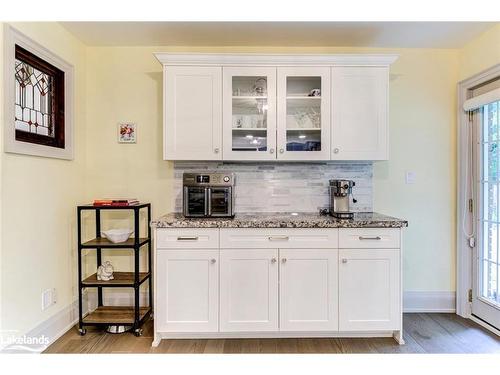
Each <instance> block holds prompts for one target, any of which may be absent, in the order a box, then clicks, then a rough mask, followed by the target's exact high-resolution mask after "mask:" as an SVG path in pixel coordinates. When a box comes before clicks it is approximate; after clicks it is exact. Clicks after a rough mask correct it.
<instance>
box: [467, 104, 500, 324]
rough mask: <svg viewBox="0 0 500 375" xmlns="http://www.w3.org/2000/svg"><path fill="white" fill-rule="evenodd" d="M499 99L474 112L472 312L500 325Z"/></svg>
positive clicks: (486, 320) (482, 318)
mask: <svg viewBox="0 0 500 375" xmlns="http://www.w3.org/2000/svg"><path fill="white" fill-rule="evenodd" d="M499 109H500V101H498V102H493V103H489V104H486V105H484V106H482V107H480V108H479V109H477V110H476V111H475V112H474V129H475V132H474V133H475V136H476V142H475V144H476V146H477V147H476V152H475V156H476V163H475V168H474V169H475V171H474V176H475V179H476V181H477V185H476V186H477V198H476V199H477V202H478V204H477V207H476V215H477V216H476V217H477V227H476V233H477V238H478V241H477V246H475V247H474V257H473V259H474V262H473V288H472V290H473V293H472V297H473V298H472V314H473V315H475V316H477V317H478V318H480V319H481V320H483V321H485V322H487V323H489V324H490V325H492V326H494V327H496V328H497V329H500V287H499V285H500V284H499V274H500V261H499V257H500V250H499V249H500V150H499V148H500V118H499Z"/></svg>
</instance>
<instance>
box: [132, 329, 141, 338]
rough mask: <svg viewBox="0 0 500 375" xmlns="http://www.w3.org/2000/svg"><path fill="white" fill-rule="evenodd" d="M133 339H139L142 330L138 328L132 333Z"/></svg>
mask: <svg viewBox="0 0 500 375" xmlns="http://www.w3.org/2000/svg"><path fill="white" fill-rule="evenodd" d="M134 335H135V337H141V336H142V328H138V329H136V330H135V331H134Z"/></svg>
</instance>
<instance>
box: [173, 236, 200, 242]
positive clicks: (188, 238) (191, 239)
mask: <svg viewBox="0 0 500 375" xmlns="http://www.w3.org/2000/svg"><path fill="white" fill-rule="evenodd" d="M177 241H198V236H193V237H186V236H181V237H177Z"/></svg>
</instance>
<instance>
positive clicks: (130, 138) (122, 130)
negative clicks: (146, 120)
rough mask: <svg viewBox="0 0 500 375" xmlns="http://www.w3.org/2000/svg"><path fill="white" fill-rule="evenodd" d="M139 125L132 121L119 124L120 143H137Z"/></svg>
mask: <svg viewBox="0 0 500 375" xmlns="http://www.w3.org/2000/svg"><path fill="white" fill-rule="evenodd" d="M136 142H137V125H136V124H134V123H131V122H122V123H119V124H118V143H136Z"/></svg>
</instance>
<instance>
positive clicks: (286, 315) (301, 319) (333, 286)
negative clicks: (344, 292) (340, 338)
mask: <svg viewBox="0 0 500 375" xmlns="http://www.w3.org/2000/svg"><path fill="white" fill-rule="evenodd" d="M279 252H280V331H337V330H338V285H337V279H338V273H337V269H338V250H337V249H280V251H279Z"/></svg>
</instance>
